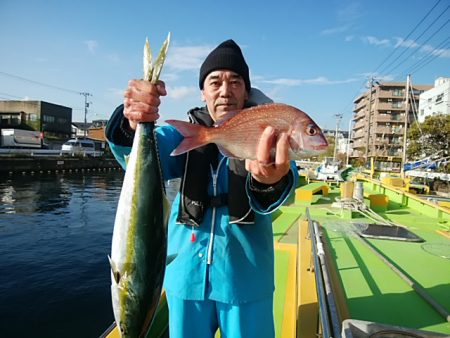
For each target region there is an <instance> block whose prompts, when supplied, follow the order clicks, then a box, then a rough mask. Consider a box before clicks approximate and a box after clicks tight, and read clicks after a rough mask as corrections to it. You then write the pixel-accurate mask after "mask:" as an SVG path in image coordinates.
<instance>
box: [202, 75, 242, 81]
mask: <svg viewBox="0 0 450 338" xmlns="http://www.w3.org/2000/svg"><path fill="white" fill-rule="evenodd" d="M230 77H231V78H232V79H242V76H241V75H239V74H232V75H231V76H230ZM208 79H209V80H217V79H220V76H219V75H209V76H208Z"/></svg>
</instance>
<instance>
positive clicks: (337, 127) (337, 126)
mask: <svg viewBox="0 0 450 338" xmlns="http://www.w3.org/2000/svg"><path fill="white" fill-rule="evenodd" d="M334 116H336V133H335V134H334V154H333V162H335V161H336V155H337V145H338V131H339V123H340V122H341V119H342V114H334Z"/></svg>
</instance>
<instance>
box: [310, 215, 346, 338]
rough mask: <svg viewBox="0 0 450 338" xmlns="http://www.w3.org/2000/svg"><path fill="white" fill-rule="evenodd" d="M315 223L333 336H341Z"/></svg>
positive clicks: (315, 228) (317, 227)
mask: <svg viewBox="0 0 450 338" xmlns="http://www.w3.org/2000/svg"><path fill="white" fill-rule="evenodd" d="M313 225H314V232H315V236H316V241H317V243H318V248H319V250H318V256H319V261H320V267H321V269H322V276H323V282H324V286H325V292H326V297H327V302H328V309H329V315H330V320H331V325H332V328H333V333H334V336H333V337H335V338H340V337H341V320H340V318H339V315H338V311H337V307H336V302H335V301H334V293H333V289H332V287H331V280H330V277H329V274H328V269H327V266H326V262H325V251H324V249H323V243H322V240H321V239H320V235H319V226H318V224H317V222H315V221H313Z"/></svg>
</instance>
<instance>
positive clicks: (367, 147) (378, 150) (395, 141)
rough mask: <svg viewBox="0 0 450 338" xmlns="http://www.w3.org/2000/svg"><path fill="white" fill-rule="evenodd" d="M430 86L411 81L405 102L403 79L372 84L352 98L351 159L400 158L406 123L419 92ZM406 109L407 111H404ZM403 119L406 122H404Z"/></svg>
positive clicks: (415, 104) (409, 120) (408, 121)
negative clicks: (410, 88)
mask: <svg viewBox="0 0 450 338" xmlns="http://www.w3.org/2000/svg"><path fill="white" fill-rule="evenodd" d="M430 88H432V86H431V85H415V84H412V90H410V93H409V95H408V96H409V100H408V101H409V102H408V104H407V105H406V104H405V102H406V82H386V83H380V84H378V83H377V84H376V85H373V86H372V87H371V90H368V91H367V92H365V93H363V94H362V95H360V96H359V97H357V98H356V99H355V101H354V110H353V112H354V116H353V130H352V135H351V139H352V141H353V147H352V148H353V150H352V153H351V155H350V157H351V158H369V157H375V156H376V157H390V158H392V159H394V160H395V159H401V158H402V155H403V139H404V133H405V122H406V125H407V126H409V124H410V123H412V122H413V121H414V117H413V109H414V111H415V112H417V111H418V110H417V107H418V103H419V95H420V94H421V93H423V92H424V91H426V90H429V89H430ZM406 112H407V113H406ZM405 118H406V121H405Z"/></svg>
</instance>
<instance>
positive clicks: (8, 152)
mask: <svg viewBox="0 0 450 338" xmlns="http://www.w3.org/2000/svg"><path fill="white" fill-rule="evenodd" d="M103 154H104V152H103V151H95V150H94V151H92V150H85V151H67V150H51V149H12V148H0V156H15V155H26V156H31V157H33V156H55V157H57V156H58V157H62V156H71V157H76V156H82V157H88V156H89V157H101V156H103Z"/></svg>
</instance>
